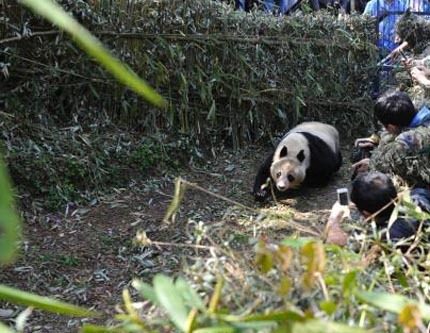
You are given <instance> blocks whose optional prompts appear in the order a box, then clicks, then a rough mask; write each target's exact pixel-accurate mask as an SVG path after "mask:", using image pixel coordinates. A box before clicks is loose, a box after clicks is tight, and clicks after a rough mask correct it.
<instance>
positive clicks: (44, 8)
mask: <svg viewBox="0 0 430 333" xmlns="http://www.w3.org/2000/svg"><path fill="white" fill-rule="evenodd" d="M20 2H21V3H23V4H24V5H26V6H27V7H29V8H30V9H31V10H33V11H34V12H35V13H37V14H39V15H41V16H43V17H45V18H47V19H48V20H49V21H51V22H52V23H54V24H56V25H57V26H59V27H60V28H61V29H63V30H65V31H67V32H68V33H69V34H70V35H71V36H72V37H73V39H74V40H75V41H76V42H77V43H78V44H79V45H80V46H81V48H82V49H83V50H84V51H85V52H86V53H87V54H88V55H90V56H92V57H94V58H95V59H96V60H97V61H98V62H100V64H102V65H103V66H104V67H105V68H106V69H107V70H108V71H110V72H111V73H112V74H113V75H114V76H115V77H116V79H117V80H118V81H120V82H122V83H123V84H125V85H127V86H129V87H130V88H131V89H133V90H134V91H135V92H137V93H138V94H140V95H142V96H143V97H145V98H146V99H147V100H148V101H149V102H151V103H152V104H154V105H157V106H164V105H165V103H166V101H165V100H164V99H163V98H162V97H161V96H160V95H159V94H157V93H156V92H155V91H154V90H153V89H152V88H151V87H150V86H148V85H147V84H146V82H145V81H143V80H142V79H140V78H139V77H138V76H137V75H136V74H135V73H134V72H133V71H131V70H130V69H129V68H128V67H126V66H124V65H123V63H122V62H121V61H119V60H118V59H116V58H114V57H113V56H112V55H111V54H110V53H109V52H108V51H107V50H106V49H105V48H104V47H103V46H102V45H101V43H100V41H99V40H98V39H97V38H95V37H94V36H93V35H92V34H91V33H90V32H89V31H88V30H87V29H85V28H84V27H83V26H82V25H80V24H79V23H78V22H77V21H76V20H74V19H73V17H71V16H70V15H68V14H67V13H66V12H65V11H64V10H63V9H62V8H61V7H60V6H59V5H58V4H57V3H56V2H54V1H51V0H39V1H33V0H20Z"/></svg>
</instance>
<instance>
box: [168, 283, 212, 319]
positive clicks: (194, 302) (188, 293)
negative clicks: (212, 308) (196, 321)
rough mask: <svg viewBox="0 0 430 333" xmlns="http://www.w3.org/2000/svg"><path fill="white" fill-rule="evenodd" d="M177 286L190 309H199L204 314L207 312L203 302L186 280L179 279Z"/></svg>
mask: <svg viewBox="0 0 430 333" xmlns="http://www.w3.org/2000/svg"><path fill="white" fill-rule="evenodd" d="M175 286H176V289H178V290H179V291H180V292H181V294H182V298H183V299H184V300H185V302H186V303H187V304H188V305H189V306H190V307H193V308H197V309H199V310H201V311H203V312H204V311H206V307H205V304H204V302H203V300H202V299H201V297H200V296H199V294H197V292H196V291H195V290H194V289H193V288H192V287H191V286H190V284H189V283H188V282H187V281H186V280H185V279H183V278H181V277H179V278H177V279H176V282H175Z"/></svg>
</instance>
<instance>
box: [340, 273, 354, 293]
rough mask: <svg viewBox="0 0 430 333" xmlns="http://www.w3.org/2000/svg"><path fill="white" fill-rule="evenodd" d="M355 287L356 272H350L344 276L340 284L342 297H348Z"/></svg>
mask: <svg viewBox="0 0 430 333" xmlns="http://www.w3.org/2000/svg"><path fill="white" fill-rule="evenodd" d="M356 286H357V271H351V272H349V273H348V274H346V275H345V277H344V278H343V283H342V292H343V295H344V296H347V295H350V293H351V292H352V291H353V290H354V289H355V288H356Z"/></svg>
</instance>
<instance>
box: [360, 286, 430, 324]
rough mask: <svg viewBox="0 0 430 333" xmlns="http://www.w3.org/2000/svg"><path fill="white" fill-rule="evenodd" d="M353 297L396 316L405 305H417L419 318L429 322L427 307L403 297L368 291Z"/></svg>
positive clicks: (428, 307) (429, 310) (429, 312)
mask: <svg viewBox="0 0 430 333" xmlns="http://www.w3.org/2000/svg"><path fill="white" fill-rule="evenodd" d="M355 295H356V296H357V297H358V298H359V299H360V300H361V301H362V302H364V303H368V304H371V305H373V306H375V307H377V308H380V309H382V310H386V311H389V312H394V313H397V314H400V313H401V311H402V310H403V309H404V308H405V307H406V306H407V305H417V306H418V309H419V310H420V312H421V316H422V317H423V318H424V319H426V320H430V306H429V305H427V304H424V303H419V302H417V301H414V300H411V299H408V298H407V297H405V296H402V295H397V294H387V293H378V292H370V291H360V292H356V293H355Z"/></svg>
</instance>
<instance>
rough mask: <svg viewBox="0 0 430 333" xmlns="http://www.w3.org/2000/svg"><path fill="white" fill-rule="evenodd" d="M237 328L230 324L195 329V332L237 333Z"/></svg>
mask: <svg viewBox="0 0 430 333" xmlns="http://www.w3.org/2000/svg"><path fill="white" fill-rule="evenodd" d="M235 332H237V330H236V329H235V328H233V327H230V326H216V327H204V328H199V329H196V330H194V331H193V333H235Z"/></svg>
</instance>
